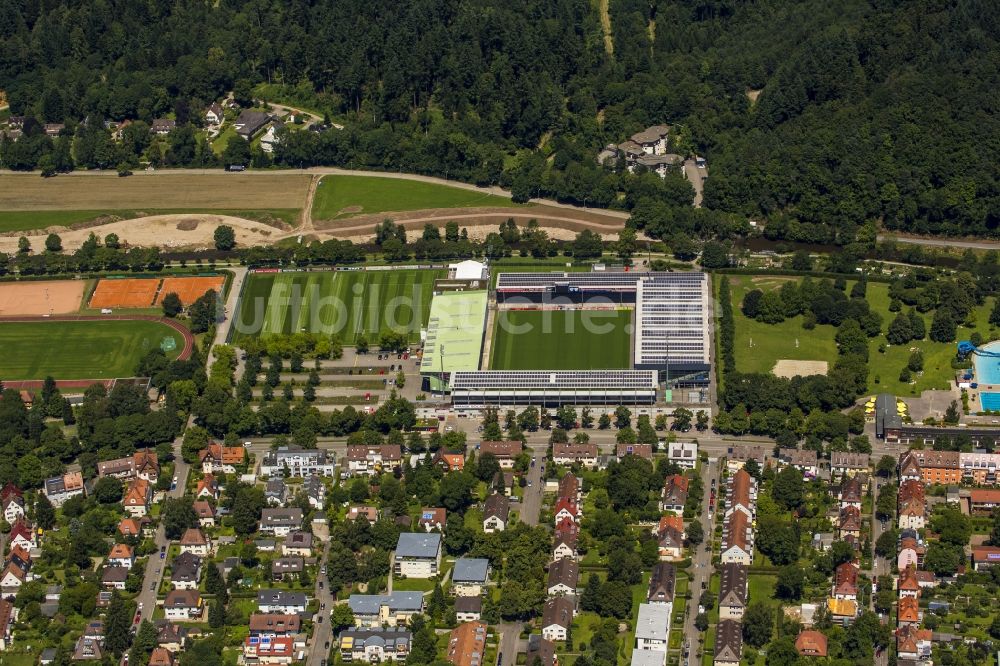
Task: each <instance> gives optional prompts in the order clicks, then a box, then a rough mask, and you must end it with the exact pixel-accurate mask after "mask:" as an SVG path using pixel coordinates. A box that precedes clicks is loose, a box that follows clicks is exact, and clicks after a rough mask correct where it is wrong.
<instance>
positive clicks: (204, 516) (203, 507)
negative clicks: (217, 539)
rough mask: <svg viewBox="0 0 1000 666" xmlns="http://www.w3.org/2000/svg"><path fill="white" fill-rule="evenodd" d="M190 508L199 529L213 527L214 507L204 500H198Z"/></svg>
mask: <svg viewBox="0 0 1000 666" xmlns="http://www.w3.org/2000/svg"><path fill="white" fill-rule="evenodd" d="M191 506H192V508H194V512H195V514H197V516H198V524H199V525H200V526H201V527H215V507H213V506H212V505H211V503H209V502H206V501H205V500H198V501H196V502H194V503H193V504H192V505H191Z"/></svg>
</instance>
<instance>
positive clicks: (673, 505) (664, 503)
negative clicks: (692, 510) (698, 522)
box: [660, 474, 688, 515]
mask: <svg viewBox="0 0 1000 666" xmlns="http://www.w3.org/2000/svg"><path fill="white" fill-rule="evenodd" d="M687 496H688V479H687V477H685V476H682V475H680V474H671V475H670V476H668V477H667V478H666V479H664V480H663V492H662V494H661V495H660V511H670V512H672V513H676V514H677V515H681V514H683V513H684V505H685V504H686V503H687Z"/></svg>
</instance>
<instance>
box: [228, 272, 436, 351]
mask: <svg viewBox="0 0 1000 666" xmlns="http://www.w3.org/2000/svg"><path fill="white" fill-rule="evenodd" d="M442 277H445V272H444V271H436V270H423V271H418V270H388V271H337V272H333V271H324V272H312V273H254V274H251V275H250V276H249V278H248V279H247V283H246V286H245V287H244V289H243V296H242V297H241V298H240V306H239V314H238V315H237V317H236V322H235V323H236V332H235V334H234V339H236V340H238V339H239V338H240V337H258V336H262V335H268V334H275V333H296V332H299V331H308V332H310V333H324V334H328V335H333V334H337V335H339V336H340V339H341V341H342V342H343V343H344V344H348V345H352V344H354V342H355V341H356V340H357V338H358V335H360V334H362V333H364V334H365V335H366V336H367V337H368V341H369V342H370V343H372V344H374V343H375V342H376V341H377V339H378V336H379V335H380V334H382V333H384V332H386V331H390V330H401V331H405V332H407V334H408V335H409V337H410V340H412V341H417V340H419V339H420V328H421V327H422V326H424V325H425V324H426V323H427V316H428V313H429V312H430V304H431V292H432V291H433V287H434V280H436V279H439V278H442Z"/></svg>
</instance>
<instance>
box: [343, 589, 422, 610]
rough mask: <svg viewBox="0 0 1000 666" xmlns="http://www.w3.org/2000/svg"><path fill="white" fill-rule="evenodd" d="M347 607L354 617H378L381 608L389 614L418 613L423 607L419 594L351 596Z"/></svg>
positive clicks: (397, 593) (394, 593) (395, 593)
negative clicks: (400, 612) (385, 608)
mask: <svg viewBox="0 0 1000 666" xmlns="http://www.w3.org/2000/svg"><path fill="white" fill-rule="evenodd" d="M347 605H348V606H350V608H351V612H352V613H354V614H355V615H378V613H379V609H380V608H381V607H382V606H386V607H388V608H389V611H390V613H394V612H397V611H403V612H413V613H419V612H420V610H421V609H422V608H423V607H424V595H423V594H421V593H420V592H393V593H392V594H352V595H351V596H350V597H349V598H348V600H347Z"/></svg>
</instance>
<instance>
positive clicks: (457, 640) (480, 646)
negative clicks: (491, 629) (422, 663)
mask: <svg viewBox="0 0 1000 666" xmlns="http://www.w3.org/2000/svg"><path fill="white" fill-rule="evenodd" d="M486 633H487V629H486V625H485V624H483V623H482V622H465V623H463V624H460V625H458V626H457V627H455V628H454V629H452V631H451V635H450V636H449V637H448V647H447V649H446V652H445V658H446V659H447V660H448V661H450V662H451V663H452V664H455V666H483V659H484V658H485V656H486Z"/></svg>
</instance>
